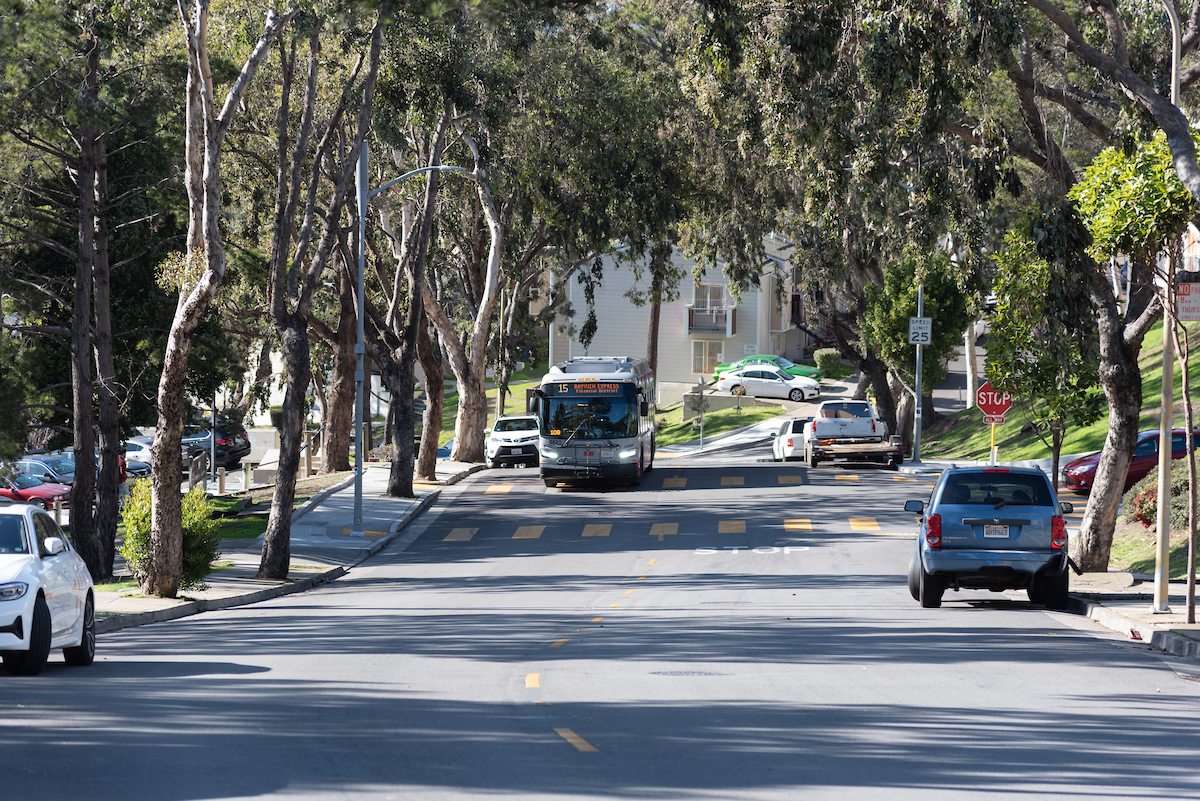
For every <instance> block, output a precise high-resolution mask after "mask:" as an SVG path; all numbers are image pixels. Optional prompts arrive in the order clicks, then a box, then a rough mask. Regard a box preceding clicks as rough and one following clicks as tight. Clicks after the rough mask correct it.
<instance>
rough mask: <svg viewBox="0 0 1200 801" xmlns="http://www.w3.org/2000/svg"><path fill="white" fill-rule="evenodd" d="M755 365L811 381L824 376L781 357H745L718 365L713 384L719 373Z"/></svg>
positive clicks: (804, 365)
mask: <svg viewBox="0 0 1200 801" xmlns="http://www.w3.org/2000/svg"><path fill="white" fill-rule="evenodd" d="M756 364H765V365H768V366H771V367H778V368H779V369H780V370H783V371H784V372H787V373H791V374H792V375H802V376H804V377H805V378H811V379H812V380H813V381H820V380H821V379H822V378H824V377H825V376H823V375H821V371H820V370H818V369H817V368H815V367H810V366H808V365H807V364H796V363H794V362H789V361H788V360H787V359H785V358H783V357H782V356H764V355H761V354H759V355H756V356H747V357H746V358H744V359H741V360H739V361H736V362H734V363H733V364H718V365H717V367H716V369H715V370H713V383H716V382H717V381H718V380H720V378H721V373H726V372H729V371H730V370H740V369H741V368H743V367H752V366H753V365H756Z"/></svg>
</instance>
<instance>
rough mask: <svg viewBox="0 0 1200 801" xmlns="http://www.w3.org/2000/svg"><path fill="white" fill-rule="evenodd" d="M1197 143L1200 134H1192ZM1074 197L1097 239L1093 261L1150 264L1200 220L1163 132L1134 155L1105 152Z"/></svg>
mask: <svg viewBox="0 0 1200 801" xmlns="http://www.w3.org/2000/svg"><path fill="white" fill-rule="evenodd" d="M1192 136H1193V138H1197V137H1198V134H1197V132H1196V131H1193V132H1192ZM1069 196H1070V198H1071V199H1073V200H1074V201H1075V202H1076V203H1077V204H1078V205H1079V210H1080V213H1081V214H1082V216H1083V218H1084V220H1086V222H1087V227H1088V230H1089V231H1090V232H1091V235H1092V240H1093V241H1092V243H1091V248H1090V252H1091V254H1092V257H1093V258H1095V259H1097V260H1099V259H1106V258H1108V257H1110V256H1116V255H1118V254H1127V255H1130V256H1132V257H1133V258H1135V259H1137V260H1140V261H1150V260H1152V259H1153V258H1154V256H1155V255H1156V254H1157V253H1159V252H1160V251H1161V250H1163V249H1164V246H1165V245H1166V244H1167V243H1168V242H1170V241H1173V240H1174V239H1176V238H1177V237H1178V236H1179V235H1180V234H1181V233H1182V232H1183V230H1184V229H1185V228H1186V227H1187V224H1188V222H1189V221H1190V220H1191V219H1192V218H1193V217H1194V216H1195V215H1196V207H1195V203H1194V202H1193V200H1192V196H1191V195H1190V194H1189V193H1188V191H1187V190H1186V189H1184V187H1183V184H1182V183H1180V182H1179V178H1178V176H1177V175H1176V174H1175V167H1174V164H1173V162H1172V159H1171V151H1170V148H1169V147H1168V146H1167V137H1166V134H1164V133H1163V132H1162V131H1158V132H1157V133H1155V135H1154V138H1153V139H1152V140H1151V141H1148V142H1139V143H1138V145H1137V147H1136V148H1135V149H1134V150H1133V152H1132V153H1129V154H1126V153H1125V152H1124V151H1123V150H1121V149H1119V148H1113V147H1110V148H1108V149H1106V150H1104V151H1103V152H1102V153H1100V155H1098V156H1097V157H1096V159H1095V160H1094V161H1093V162H1092V164H1091V166H1089V167H1088V169H1087V171H1086V172H1085V173H1084V176H1083V178H1082V180H1080V181H1079V182H1078V183H1077V184H1075V186H1074V187H1073V188H1072V189H1071V191H1070V193H1069Z"/></svg>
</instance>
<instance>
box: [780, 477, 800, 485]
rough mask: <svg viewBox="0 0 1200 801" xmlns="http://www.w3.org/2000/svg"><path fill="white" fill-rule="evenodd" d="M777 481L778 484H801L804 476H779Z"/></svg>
mask: <svg viewBox="0 0 1200 801" xmlns="http://www.w3.org/2000/svg"><path fill="white" fill-rule="evenodd" d="M779 483H780V484H803V483H804V477H803V476H780V477H779Z"/></svg>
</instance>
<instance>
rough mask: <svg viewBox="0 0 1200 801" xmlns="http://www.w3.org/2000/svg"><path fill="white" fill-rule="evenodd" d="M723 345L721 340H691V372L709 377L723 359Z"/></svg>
mask: <svg viewBox="0 0 1200 801" xmlns="http://www.w3.org/2000/svg"><path fill="white" fill-rule="evenodd" d="M724 353H725V343H724V342H722V341H721V340H719V339H717V340H709V339H694V340H692V372H693V373H697V374H699V375H711V374H712V372H713V371H714V370H716V369H717V365H718V364H720V363H721V360H722V359H723V358H724Z"/></svg>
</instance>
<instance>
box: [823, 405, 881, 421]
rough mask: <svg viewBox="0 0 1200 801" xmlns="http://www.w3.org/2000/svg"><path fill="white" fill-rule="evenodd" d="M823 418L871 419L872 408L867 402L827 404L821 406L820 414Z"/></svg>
mask: <svg viewBox="0 0 1200 801" xmlns="http://www.w3.org/2000/svg"><path fill="white" fill-rule="evenodd" d="M819 414H820V415H821V417H826V418H836V417H841V418H846V417H870V416H871V406H870V405H869V404H868V403H866V402H865V401H859V402H857V403H855V402H847V403H829V402H826V403H825V404H824V405H823V406H821V411H820V412H819Z"/></svg>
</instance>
